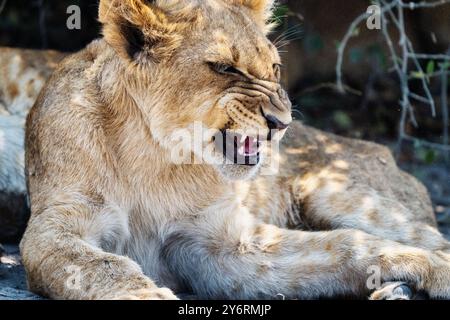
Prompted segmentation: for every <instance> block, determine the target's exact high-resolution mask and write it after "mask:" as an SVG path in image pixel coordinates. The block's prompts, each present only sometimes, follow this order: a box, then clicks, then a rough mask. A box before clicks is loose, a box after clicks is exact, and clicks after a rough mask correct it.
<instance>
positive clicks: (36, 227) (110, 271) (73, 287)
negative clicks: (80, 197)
mask: <svg viewBox="0 0 450 320" xmlns="http://www.w3.org/2000/svg"><path fill="white" fill-rule="evenodd" d="M89 217H90V214H89V210H88V209H87V208H85V207H83V206H78V205H77V206H75V205H64V206H58V207H54V208H52V207H50V208H48V209H46V210H45V211H44V212H42V213H40V214H39V215H37V216H35V217H32V219H31V221H30V223H29V226H28V229H27V231H26V233H25V236H24V238H23V240H22V242H21V251H22V255H23V262H24V265H25V268H26V271H27V276H28V283H29V286H30V289H31V290H33V291H35V292H37V293H40V294H42V295H45V296H47V297H50V298H54V299H175V298H176V297H175V296H174V295H173V294H172V293H171V291H170V290H169V289H163V288H158V287H157V286H156V285H155V284H154V283H153V282H152V281H151V280H150V279H149V278H147V277H146V276H145V275H144V274H143V273H142V271H141V269H140V267H139V266H138V265H137V264H136V263H134V262H133V261H132V260H130V259H128V258H126V257H122V256H118V255H115V254H111V253H107V252H105V251H103V250H102V249H101V248H100V247H99V246H97V243H98V241H101V240H105V239H106V241H107V240H108V239H107V238H108V237H111V234H112V232H114V230H112V229H111V228H110V226H108V223H107V221H111V217H107V219H102V220H103V221H96V220H95V219H94V218H89ZM108 228H109V229H108ZM94 229H95V232H94V231H93V230H94Z"/></svg>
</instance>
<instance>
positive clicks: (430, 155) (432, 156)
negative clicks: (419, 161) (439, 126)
mask: <svg viewBox="0 0 450 320" xmlns="http://www.w3.org/2000/svg"><path fill="white" fill-rule="evenodd" d="M436 158H437V155H436V152H435V151H434V150H431V149H430V150H428V151H427V152H426V154H425V162H426V164H432V163H433V162H434V161H436Z"/></svg>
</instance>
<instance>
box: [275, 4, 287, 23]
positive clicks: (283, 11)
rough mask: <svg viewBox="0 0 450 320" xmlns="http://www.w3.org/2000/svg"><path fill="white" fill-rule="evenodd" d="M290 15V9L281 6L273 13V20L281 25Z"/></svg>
mask: <svg viewBox="0 0 450 320" xmlns="http://www.w3.org/2000/svg"><path fill="white" fill-rule="evenodd" d="M288 14H289V7H288V6H287V5H280V6H277V7H275V10H274V11H273V15H272V20H273V21H274V22H276V23H281V22H283V20H284V19H285V18H286V17H287V16H288Z"/></svg>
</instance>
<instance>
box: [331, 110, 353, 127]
mask: <svg viewBox="0 0 450 320" xmlns="http://www.w3.org/2000/svg"><path fill="white" fill-rule="evenodd" d="M333 120H334V122H335V123H336V124H337V125H338V126H339V127H340V128H341V129H350V128H352V126H353V121H352V119H351V118H350V117H349V115H348V114H347V113H345V112H343V111H336V112H335V113H334V114H333Z"/></svg>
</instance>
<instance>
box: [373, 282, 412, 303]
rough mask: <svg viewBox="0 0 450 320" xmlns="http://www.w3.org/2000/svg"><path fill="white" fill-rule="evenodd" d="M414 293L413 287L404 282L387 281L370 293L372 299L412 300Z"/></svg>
mask: <svg viewBox="0 0 450 320" xmlns="http://www.w3.org/2000/svg"><path fill="white" fill-rule="evenodd" d="M413 297H414V294H413V290H412V289H411V287H410V286H409V285H408V284H406V283H404V282H386V283H385V284H383V286H382V287H381V288H380V289H377V290H376V291H375V292H374V293H372V294H371V295H370V298H369V299H370V300H411V299H413Z"/></svg>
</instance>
